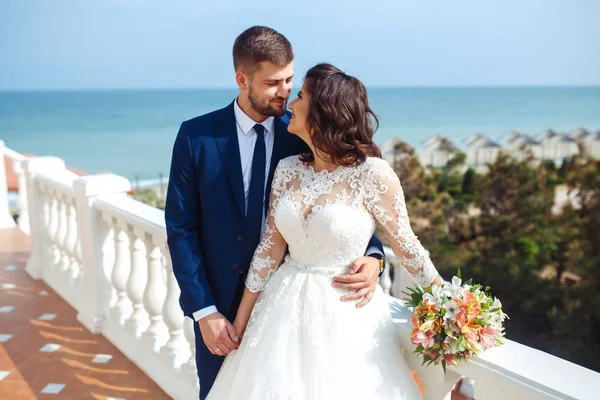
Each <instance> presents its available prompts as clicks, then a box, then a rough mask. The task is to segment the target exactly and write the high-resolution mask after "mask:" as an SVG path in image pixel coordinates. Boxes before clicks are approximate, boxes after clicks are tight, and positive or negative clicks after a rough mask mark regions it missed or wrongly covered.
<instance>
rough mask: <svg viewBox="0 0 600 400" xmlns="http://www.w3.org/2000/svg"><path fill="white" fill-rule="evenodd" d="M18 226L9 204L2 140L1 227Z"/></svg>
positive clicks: (0, 176) (0, 172)
mask: <svg viewBox="0 0 600 400" xmlns="http://www.w3.org/2000/svg"><path fill="white" fill-rule="evenodd" d="M14 226H16V224H15V220H14V218H13V217H12V215H11V214H10V207H9V205H8V183H7V182H6V167H5V165H4V142H3V141H2V140H0V229H3V228H12V227H14Z"/></svg>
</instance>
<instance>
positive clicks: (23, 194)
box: [13, 160, 31, 235]
mask: <svg viewBox="0 0 600 400" xmlns="http://www.w3.org/2000/svg"><path fill="white" fill-rule="evenodd" d="M24 162H25V160H23V161H15V162H13V171H14V172H15V174H16V175H17V182H18V185H19V200H18V201H17V206H18V208H19V220H18V221H17V223H18V224H19V229H21V230H22V231H23V232H25V233H26V234H28V235H30V234H31V230H30V228H29V208H28V206H27V180H26V179H25V170H24V169H23V163H24Z"/></svg>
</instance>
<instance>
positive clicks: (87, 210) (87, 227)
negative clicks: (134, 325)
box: [73, 174, 131, 333]
mask: <svg viewBox="0 0 600 400" xmlns="http://www.w3.org/2000/svg"><path fill="white" fill-rule="evenodd" d="M73 188H74V190H75V201H76V204H77V232H78V235H79V236H80V246H81V266H82V275H83V290H82V292H83V299H82V301H81V302H80V303H79V304H78V311H79V313H78V314H77V319H78V320H79V321H80V322H81V323H82V324H83V325H84V326H85V327H86V328H87V329H88V330H90V331H91V332H93V333H100V332H102V329H103V324H104V320H105V318H106V316H107V315H108V312H109V309H110V299H111V295H112V284H111V282H110V269H111V267H112V266H113V262H114V250H115V249H114V246H112V245H111V242H110V235H111V230H110V228H109V226H108V224H106V223H105V222H104V221H103V220H102V218H101V217H99V216H98V213H97V212H96V208H95V206H94V204H95V202H96V200H97V199H98V198H99V197H101V196H109V195H110V196H113V197H125V196H127V192H128V191H129V190H130V189H131V184H130V183H129V181H128V180H127V179H125V178H123V177H122V176H118V175H113V174H102V175H90V176H83V177H79V178H77V179H76V180H75V181H74V182H73Z"/></svg>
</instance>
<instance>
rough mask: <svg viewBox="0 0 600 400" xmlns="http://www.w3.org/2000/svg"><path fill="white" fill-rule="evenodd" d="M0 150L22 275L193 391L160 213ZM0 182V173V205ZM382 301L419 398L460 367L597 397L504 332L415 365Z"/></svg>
mask: <svg viewBox="0 0 600 400" xmlns="http://www.w3.org/2000/svg"><path fill="white" fill-rule="evenodd" d="M2 148H3V147H2V145H1V142H0V150H2ZM7 152H8V153H9V154H10V157H12V158H11V159H12V160H13V161H14V162H15V163H19V165H20V166H21V167H22V171H21V172H20V171H19V169H18V167H16V168H15V171H16V173H17V175H18V178H19V179H20V180H22V181H23V183H22V184H21V182H19V183H20V197H19V199H20V201H21V200H22V201H23V202H26V204H27V206H26V207H24V208H25V209H26V211H27V212H23V210H21V211H20V215H21V216H23V215H27V216H28V218H27V220H28V221H27V224H25V223H24V225H25V226H29V231H30V232H31V241H30V243H31V257H30V259H29V262H28V264H27V272H28V273H29V275H31V276H32V277H33V278H35V279H40V278H42V279H44V281H45V282H47V283H48V284H49V285H50V286H51V287H52V288H53V289H54V290H55V291H56V292H57V293H58V294H59V295H61V296H62V297H63V298H65V299H66V300H67V301H68V302H69V303H70V304H71V305H72V306H73V307H74V308H75V309H76V310H77V312H78V319H79V321H81V322H82V323H83V324H84V326H85V327H86V328H87V329H89V330H90V331H92V332H94V333H102V334H103V335H104V336H105V337H106V338H108V340H110V341H111V342H112V343H113V344H114V345H115V346H116V347H117V348H118V349H119V350H120V351H121V352H122V353H123V354H124V355H125V356H126V357H128V358H129V359H131V360H132V361H133V362H134V363H135V364H136V365H138V366H139V367H140V368H141V369H142V370H144V371H145V372H146V373H147V374H148V376H149V377H150V378H151V379H153V380H154V381H155V382H156V383H157V384H158V385H159V386H160V387H161V388H163V390H165V392H166V393H167V394H168V395H169V396H170V397H172V398H174V399H192V398H197V396H198V390H199V387H198V378H197V366H196V359H195V354H196V349H195V335H194V330H195V328H194V327H195V324H196V322H194V321H193V320H192V319H191V318H186V317H184V316H183V313H182V311H181V308H180V307H179V296H180V291H179V287H178V285H177V281H176V279H175V277H174V275H173V266H172V264H171V259H170V257H169V252H168V248H167V245H166V233H165V222H164V213H163V212H162V211H160V210H158V209H156V208H153V207H150V206H148V205H145V204H142V203H140V202H138V201H136V200H133V199H131V198H130V197H128V196H127V195H126V193H127V192H128V191H129V190H130V187H131V185H130V183H129V182H128V181H127V180H126V179H125V178H123V177H119V176H116V175H112V174H105V175H96V176H88V177H82V178H77V177H75V176H74V175H73V174H72V173H70V172H68V171H67V170H66V169H65V165H64V162H63V161H62V160H60V159H58V158H55V157H33V158H27V159H25V158H23V159H19V157H17V156H15V155H14V154H12V153H10V151H9V150H8V149H5V150H4V152H0V154H4V156H6V154H7ZM2 165H3V163H2ZM0 175H3V174H0ZM0 179H1V178H0ZM5 186H6V185H5V183H4V182H3V181H1V180H0V214H1V213H2V212H3V211H2V207H5V206H4V197H2V196H3V193H4V192H6V189H5ZM23 193H26V194H27V195H23ZM20 208H21V206H20ZM19 221H21V217H20V218H19ZM21 229H23V231H24V232H26V229H25V228H23V227H21ZM385 254H386V268H385V270H384V273H383V274H382V276H381V279H380V284H381V286H382V287H383V289H384V291H385V292H386V293H391V294H392V295H393V296H395V297H400V298H401V297H403V294H402V292H403V291H405V289H406V288H407V287H408V286H409V285H411V284H412V278H411V276H410V275H409V274H408V273H407V271H406V270H405V269H404V267H403V266H402V265H400V264H399V262H398V260H397V259H396V258H395V256H394V255H393V253H392V251H391V249H388V248H386V249H385ZM390 308H391V311H392V315H393V317H394V321H395V326H396V329H397V333H398V337H399V340H400V341H401V344H402V346H403V347H404V348H405V358H406V360H407V362H408V363H409V365H410V367H411V368H412V369H413V370H414V371H416V372H417V373H418V374H419V377H420V378H421V380H422V382H423V384H424V386H425V388H426V390H427V396H426V398H427V399H442V398H444V396H445V395H446V393H447V392H448V391H449V390H450V388H451V387H452V385H453V384H454V383H455V382H456V381H457V380H458V379H459V378H460V376H463V375H465V376H469V377H470V378H473V379H475V381H476V397H477V398H478V399H490V400H497V399H498V400H499V399H534V400H536V399H595V398H597V396H598V393H600V374H598V373H596V372H593V371H591V370H588V369H586V368H583V367H580V366H577V365H575V364H572V363H569V362H567V361H564V360H561V359H559V358H557V357H554V356H551V355H549V354H546V353H543V352H541V351H538V350H534V349H532V348H529V347H526V346H523V345H520V344H518V343H515V342H511V341H508V343H507V344H506V345H504V346H502V347H500V348H494V349H491V350H488V351H486V352H484V353H483V355H482V356H481V357H479V358H475V359H473V360H472V361H470V362H468V363H464V364H463V365H461V366H460V367H459V368H449V369H448V373H447V374H446V375H444V374H443V372H442V370H441V368H439V367H438V368H436V367H434V366H431V367H428V368H425V367H422V366H421V362H420V360H419V359H417V358H416V357H415V356H414V355H412V351H413V349H414V345H412V344H411V343H410V340H409V333H410V330H411V328H412V327H411V325H410V315H411V313H410V311H409V310H408V309H406V308H405V307H404V305H403V304H402V302H401V301H400V300H398V299H396V298H393V297H390Z"/></svg>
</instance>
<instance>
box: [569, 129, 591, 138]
mask: <svg viewBox="0 0 600 400" xmlns="http://www.w3.org/2000/svg"><path fill="white" fill-rule="evenodd" d="M590 134H591V133H590V131H588V130H586V129H584V128H578V129H575V130H574V131H573V132H571V134H570V136H571V137H572V138H573V139H583V138H585V137H587V136H589V135H590Z"/></svg>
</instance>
